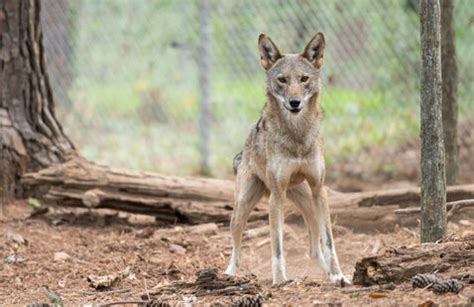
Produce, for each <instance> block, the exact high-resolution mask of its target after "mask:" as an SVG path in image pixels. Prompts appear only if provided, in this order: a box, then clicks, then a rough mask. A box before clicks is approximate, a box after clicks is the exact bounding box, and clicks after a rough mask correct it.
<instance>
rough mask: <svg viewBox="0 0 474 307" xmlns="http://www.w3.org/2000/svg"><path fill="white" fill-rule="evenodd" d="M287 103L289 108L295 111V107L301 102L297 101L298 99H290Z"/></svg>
mask: <svg viewBox="0 0 474 307" xmlns="http://www.w3.org/2000/svg"><path fill="white" fill-rule="evenodd" d="M289 103H290V106H291V107H292V108H294V109H296V108H297V107H299V106H300V104H301V101H300V100H298V99H291V100H290V101H289Z"/></svg>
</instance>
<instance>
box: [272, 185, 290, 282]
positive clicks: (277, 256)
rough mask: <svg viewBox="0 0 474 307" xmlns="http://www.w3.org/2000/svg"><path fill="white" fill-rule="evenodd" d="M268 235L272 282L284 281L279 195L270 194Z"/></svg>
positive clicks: (281, 215)
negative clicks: (269, 239)
mask: <svg viewBox="0 0 474 307" xmlns="http://www.w3.org/2000/svg"><path fill="white" fill-rule="evenodd" d="M269 218H270V235H271V240H272V276H273V284H274V285H277V284H280V283H282V282H284V281H286V266H285V256H284V254H283V224H284V220H283V201H282V199H281V195H273V193H272V195H271V196H270V214H269Z"/></svg>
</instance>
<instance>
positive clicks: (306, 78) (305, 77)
mask: <svg viewBox="0 0 474 307" xmlns="http://www.w3.org/2000/svg"><path fill="white" fill-rule="evenodd" d="M308 79H309V77H308V76H302V77H301V82H302V83H305V82H306V81H308Z"/></svg>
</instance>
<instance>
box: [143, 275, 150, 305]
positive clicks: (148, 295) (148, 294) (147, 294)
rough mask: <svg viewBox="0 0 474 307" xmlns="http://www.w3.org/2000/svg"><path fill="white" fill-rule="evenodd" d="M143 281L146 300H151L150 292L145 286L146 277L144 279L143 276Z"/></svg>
mask: <svg viewBox="0 0 474 307" xmlns="http://www.w3.org/2000/svg"><path fill="white" fill-rule="evenodd" d="M143 282H144V283H145V293H146V296H147V298H148V300H151V299H150V293H148V288H147V287H146V279H145V278H143Z"/></svg>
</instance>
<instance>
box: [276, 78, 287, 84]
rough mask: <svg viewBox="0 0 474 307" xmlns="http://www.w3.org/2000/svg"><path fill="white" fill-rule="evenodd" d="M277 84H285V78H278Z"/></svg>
mask: <svg viewBox="0 0 474 307" xmlns="http://www.w3.org/2000/svg"><path fill="white" fill-rule="evenodd" d="M277 79H278V82H280V83H286V78H285V77H278V78H277Z"/></svg>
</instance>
